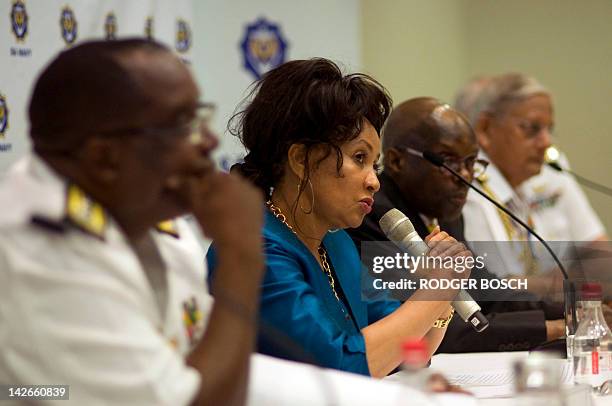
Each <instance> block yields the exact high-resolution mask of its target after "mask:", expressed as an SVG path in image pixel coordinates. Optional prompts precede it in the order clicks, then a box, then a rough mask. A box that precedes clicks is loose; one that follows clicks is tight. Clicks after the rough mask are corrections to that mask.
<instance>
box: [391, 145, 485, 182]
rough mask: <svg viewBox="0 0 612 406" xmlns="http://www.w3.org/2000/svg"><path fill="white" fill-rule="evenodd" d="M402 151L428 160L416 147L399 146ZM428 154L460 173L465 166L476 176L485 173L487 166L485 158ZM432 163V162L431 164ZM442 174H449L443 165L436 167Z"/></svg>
mask: <svg viewBox="0 0 612 406" xmlns="http://www.w3.org/2000/svg"><path fill="white" fill-rule="evenodd" d="M400 148H401V149H403V150H404V151H406V152H408V153H409V154H410V155H414V156H418V157H419V158H422V159H425V160H426V161H429V160H428V159H426V158H425V157H424V156H423V152H421V151H418V150H416V149H413V148H410V147H400ZM428 155H432V156H433V155H435V156H437V157H438V158H439V159H440V160H441V161H442V162H443V163H444V165H446V166H448V167H449V168H450V169H452V170H453V171H455V172H457V173H460V172H461V169H462V168H465V169H466V170H467V171H468V172H469V173H470V174H471V175H472V176H473V177H475V178H477V177H479V176H481V175H482V174H484V173H485V171H486V170H487V166H489V161H487V160H485V159H479V158H476V157H468V158H466V159H457V158H451V157H445V156H442V155H439V154H435V153H432V152H429V153H428ZM432 165H433V164H432ZM438 169H439V170H441V171H442V172H443V173H444V174H447V175H450V173H449V172H448V171H447V170H446V169H445V168H443V167H441V166H440V167H438Z"/></svg>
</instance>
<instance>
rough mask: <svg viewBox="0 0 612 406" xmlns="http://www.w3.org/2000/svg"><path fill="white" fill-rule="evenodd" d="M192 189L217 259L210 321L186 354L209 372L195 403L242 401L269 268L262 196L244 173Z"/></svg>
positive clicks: (193, 184) (215, 177)
mask: <svg viewBox="0 0 612 406" xmlns="http://www.w3.org/2000/svg"><path fill="white" fill-rule="evenodd" d="M187 189H188V191H189V193H188V196H187V197H188V200H189V203H190V207H191V209H192V212H193V214H194V215H195V217H196V219H197V221H198V223H199V225H200V227H201V228H202V231H203V232H204V234H205V235H206V236H207V237H209V238H211V239H213V240H214V241H215V247H216V252H217V258H218V268H217V272H216V275H215V281H214V284H213V286H212V287H211V288H212V291H213V292H214V294H215V305H214V307H213V311H212V314H211V317H210V322H209V325H208V328H207V330H206V334H205V335H204V337H203V339H202V341H201V342H200V343H199V344H198V347H197V348H196V349H195V350H194V351H193V352H192V353H191V354H190V356H189V357H188V359H187V362H188V363H189V364H190V365H192V366H194V367H196V368H197V369H198V370H199V371H200V372H201V373H202V376H203V377H204V379H202V386H201V388H200V397H199V399H197V401H196V402H197V404H207V405H208V404H210V405H221V404H223V405H242V404H243V403H244V400H245V397H246V392H244V391H236V390H235V388H240V387H242V388H246V382H247V381H248V369H249V368H248V360H249V358H250V354H251V353H252V352H253V350H254V343H255V335H256V331H257V323H256V319H257V316H256V315H257V312H258V305H259V290H260V285H261V278H262V276H263V273H264V272H263V271H264V256H263V249H262V246H263V242H262V241H263V240H262V236H261V228H262V225H263V213H264V211H263V200H262V196H261V193H260V192H259V191H258V190H257V189H256V188H255V187H253V186H252V185H251V184H250V183H248V182H247V181H246V180H244V179H242V178H241V177H240V176H237V175H228V174H225V173H216V172H213V173H210V174H207V175H205V176H204V177H202V178H199V179H191V180H189V184H188V188H187ZM202 283H204V281H202ZM210 348H214V350H213V351H211V350H210Z"/></svg>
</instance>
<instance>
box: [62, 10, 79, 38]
mask: <svg viewBox="0 0 612 406" xmlns="http://www.w3.org/2000/svg"><path fill="white" fill-rule="evenodd" d="M60 28H61V30H62V38H64V41H65V42H66V45H72V44H74V41H76V39H77V20H76V17H75V16H74V12H73V11H72V9H71V8H70V7H68V6H66V7H64V8H63V9H62V13H61V14H60Z"/></svg>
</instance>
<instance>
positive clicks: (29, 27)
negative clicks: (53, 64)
mask: <svg viewBox="0 0 612 406" xmlns="http://www.w3.org/2000/svg"><path fill="white" fill-rule="evenodd" d="M66 7H68V9H69V10H68V11H66ZM23 8H25V15H27V19H25V18H23V17H16V18H12V17H11V13H12V10H13V9H17V10H20V11H21V10H23ZM63 12H64V15H72V16H74V21H76V40H75V41H74V42H73V44H74V43H78V42H79V41H82V40H85V39H94V38H98V39H101V38H105V37H106V34H107V31H106V29H107V28H109V29H111V28H112V26H113V24H105V23H106V22H107V18H108V19H109V20H114V23H115V24H114V27H115V35H116V37H126V36H145V26H146V23H147V19H148V18H149V17H151V18H152V21H153V23H152V27H153V38H155V39H156V40H158V41H161V42H163V43H165V44H167V45H168V46H170V47H172V48H173V49H177V48H180V49H181V51H182V52H179V51H178V50H177V52H179V53H180V55H181V57H182V58H183V59H184V60H185V61H187V62H189V61H191V60H192V52H193V51H192V50H193V47H192V46H191V45H192V43H191V41H190V45H189V46H185V44H186V42H184V41H183V42H182V43H181V44H180V45H179V43H178V39H179V37H180V38H185V37H184V36H183V35H182V33H183V32H184V31H185V30H181V32H179V21H180V20H183V21H185V22H186V27H187V31H189V32H190V33H188V34H187V38H188V39H190V40H193V35H192V33H193V28H192V26H193V19H192V17H193V9H192V0H125V1H124V0H21V1H17V0H0V21H1V22H0V96H1V97H2V98H3V99H4V103H2V100H0V174H1V173H3V172H4V171H5V170H6V168H7V167H8V166H9V165H10V164H11V163H12V162H14V161H15V160H16V159H17V158H18V157H19V156H20V155H22V154H23V153H24V152H26V151H27V150H28V149H29V147H30V143H29V141H28V136H27V134H28V128H27V104H28V101H29V96H30V92H31V88H32V85H33V82H34V80H35V79H36V76H37V75H38V73H39V72H40V70H41V69H42V68H43V67H44V66H45V65H46V63H47V62H49V60H50V59H51V58H52V57H53V56H54V55H55V54H56V53H57V52H59V51H61V50H62V49H64V48H66V47H69V46H72V45H73V44H69V43H67V41H66V39H65V38H68V39H71V36H70V35H68V34H66V35H62V24H61V16H62V13H63ZM70 13H71V14H70ZM111 13H112V15H113V16H114V18H112V16H110V17H109V14H111ZM18 14H21V15H22V16H23V13H18ZM13 21H16V22H22V21H24V23H21V24H18V25H17V29H16V30H13ZM63 26H64V27H69V26H70V24H68V23H67V21H66V19H64V25H63ZM183 26H184V25H183ZM24 31H25V34H24ZM66 33H74V31H73V30H69V29H67V30H66ZM20 37H21V38H20ZM3 105H4V106H5V108H6V109H8V115H6V114H5V115H4V117H5V118H7V120H6V122H4V121H3V120H2V117H3V114H2V111H3ZM4 111H6V110H4ZM3 123H4V124H3Z"/></svg>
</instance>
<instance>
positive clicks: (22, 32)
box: [11, 0, 28, 41]
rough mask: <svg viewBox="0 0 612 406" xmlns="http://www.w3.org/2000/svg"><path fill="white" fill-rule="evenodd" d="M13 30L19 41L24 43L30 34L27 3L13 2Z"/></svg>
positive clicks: (18, 0)
mask: <svg viewBox="0 0 612 406" xmlns="http://www.w3.org/2000/svg"><path fill="white" fill-rule="evenodd" d="M11 28H12V30H13V34H15V38H16V39H17V41H24V40H25V37H26V35H27V34H28V13H27V12H26V7H25V3H24V2H23V1H21V0H16V1H14V2H13V7H11Z"/></svg>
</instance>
